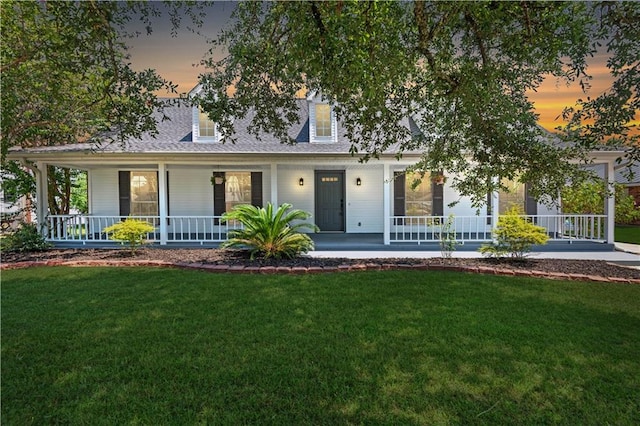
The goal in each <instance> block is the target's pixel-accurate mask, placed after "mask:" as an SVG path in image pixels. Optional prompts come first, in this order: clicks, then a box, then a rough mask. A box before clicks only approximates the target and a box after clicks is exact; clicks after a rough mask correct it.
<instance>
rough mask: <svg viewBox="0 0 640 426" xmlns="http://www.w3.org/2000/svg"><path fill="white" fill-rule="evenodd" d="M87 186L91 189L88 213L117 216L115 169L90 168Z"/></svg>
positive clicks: (116, 172) (117, 202) (117, 197)
mask: <svg viewBox="0 0 640 426" xmlns="http://www.w3.org/2000/svg"><path fill="white" fill-rule="evenodd" d="M89 188H90V191H91V196H90V197H89V198H90V200H91V205H90V206H89V213H91V214H92V215H94V216H118V215H119V214H120V197H119V195H118V170H117V169H93V170H91V173H89Z"/></svg>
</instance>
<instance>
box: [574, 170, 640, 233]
mask: <svg viewBox="0 0 640 426" xmlns="http://www.w3.org/2000/svg"><path fill="white" fill-rule="evenodd" d="M606 195H607V184H606V182H604V181H602V180H591V181H585V182H581V183H579V184H576V185H571V186H567V187H565V188H564V189H563V190H562V211H563V212H564V213H576V214H604V204H605V197H606ZM615 199H616V218H615V221H616V223H632V222H634V221H636V220H638V219H640V207H637V206H636V205H635V200H634V198H633V196H631V195H629V194H628V193H627V190H626V189H625V187H624V186H623V185H620V184H616V185H615Z"/></svg>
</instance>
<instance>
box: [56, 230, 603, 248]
mask: <svg viewBox="0 0 640 426" xmlns="http://www.w3.org/2000/svg"><path fill="white" fill-rule="evenodd" d="M310 236H311V238H312V239H313V241H314V243H315V251H354V250H357V251H386V252H388V251H398V252H402V251H425V252H427V251H431V252H433V251H436V252H439V251H440V245H439V243H437V242H428V243H420V244H418V243H413V242H412V243H391V244H390V245H384V239H383V234H347V233H319V234H310ZM482 244H483V243H477V242H467V243H464V244H460V245H458V246H457V247H456V251H464V252H470V251H477V250H478V248H479V247H480V246H481V245H482ZM153 245H154V246H156V247H163V248H164V247H166V248H188V247H190V248H196V247H198V248H199V247H206V248H215V247H218V246H219V243H203V244H200V243H197V242H171V243H169V244H167V245H166V246H160V244H159V243H154V244H153ZM55 247H59V248H64V247H69V248H71V247H73V248H78V247H87V248H115V247H120V244H119V243H116V242H104V241H102V242H87V244H84V245H83V244H82V243H81V242H57V243H55ZM614 250H615V246H614V245H613V244H606V243H599V242H594V241H584V240H581V241H579V240H567V241H550V242H549V243H547V244H546V245H544V246H534V247H533V249H532V251H533V252H543V251H544V252H587V251H591V252H595V251H599V252H606V251H614Z"/></svg>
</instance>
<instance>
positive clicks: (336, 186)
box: [316, 170, 344, 232]
mask: <svg viewBox="0 0 640 426" xmlns="http://www.w3.org/2000/svg"><path fill="white" fill-rule="evenodd" d="M316 225H318V227H319V228H320V231H324V232H344V171H342V170H336V171H325V170H322V171H317V172H316Z"/></svg>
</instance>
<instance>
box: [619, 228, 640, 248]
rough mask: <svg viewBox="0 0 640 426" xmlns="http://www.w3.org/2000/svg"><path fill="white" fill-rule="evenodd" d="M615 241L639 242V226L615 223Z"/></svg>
mask: <svg viewBox="0 0 640 426" xmlns="http://www.w3.org/2000/svg"><path fill="white" fill-rule="evenodd" d="M614 232H615V241H617V242H619V243H629V244H640V226H637V225H616V228H615V231H614Z"/></svg>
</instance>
